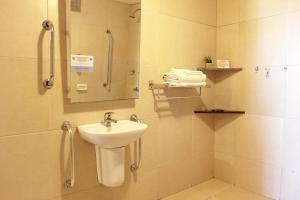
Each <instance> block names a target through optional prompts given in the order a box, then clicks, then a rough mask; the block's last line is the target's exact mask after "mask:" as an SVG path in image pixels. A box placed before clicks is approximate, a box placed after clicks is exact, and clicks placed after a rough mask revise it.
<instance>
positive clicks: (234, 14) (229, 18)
mask: <svg viewBox="0 0 300 200" xmlns="http://www.w3.org/2000/svg"><path fill="white" fill-rule="evenodd" d="M217 16H218V18H217V20H218V23H217V24H218V26H224V25H228V24H233V23H237V22H239V20H240V0H218V1H217Z"/></svg>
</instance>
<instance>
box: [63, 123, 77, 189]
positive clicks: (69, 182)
mask: <svg viewBox="0 0 300 200" xmlns="http://www.w3.org/2000/svg"><path fill="white" fill-rule="evenodd" d="M62 129H63V130H64V131H65V132H66V133H67V134H68V136H69V142H70V156H71V161H70V171H71V172H70V179H67V180H66V181H65V183H64V187H65V188H71V187H73V186H74V184H75V159H74V157H75V152H74V133H73V131H72V127H71V124H70V122H68V121H65V122H63V125H62Z"/></svg>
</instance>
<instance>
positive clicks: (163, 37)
mask: <svg viewBox="0 0 300 200" xmlns="http://www.w3.org/2000/svg"><path fill="white" fill-rule="evenodd" d="M157 24H158V25H157V27H156V29H157V30H158V31H157V35H158V36H159V37H158V38H157V41H156V44H157V49H156V55H157V57H156V58H157V59H158V61H157V64H159V66H160V67H159V72H160V73H161V74H162V73H164V72H166V71H167V70H169V69H170V68H171V67H185V68H190V69H196V68H197V67H198V66H199V65H201V63H202V59H203V57H204V56H207V55H210V56H212V57H213V58H215V38H216V28H214V27H210V26H205V25H202V24H198V23H194V22H190V21H186V20H182V19H178V18H174V17H169V16H164V15H161V16H160V18H159V23H157ZM170 32H171V33H172V34H170ZM204 38H205V39H204ZM174 58H176V59H174Z"/></svg>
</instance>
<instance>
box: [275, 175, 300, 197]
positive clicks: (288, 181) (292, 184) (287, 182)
mask: <svg viewBox="0 0 300 200" xmlns="http://www.w3.org/2000/svg"><path fill="white" fill-rule="evenodd" d="M282 175H283V176H282V180H281V181H282V187H281V188H282V190H281V191H282V192H281V197H280V199H283V200H294V199H298V198H300V194H299V192H298V188H299V187H298V186H299V184H300V182H299V180H300V176H299V171H298V170H297V171H295V170H284V171H283V173H282Z"/></svg>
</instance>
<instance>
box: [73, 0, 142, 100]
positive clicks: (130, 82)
mask: <svg viewBox="0 0 300 200" xmlns="http://www.w3.org/2000/svg"><path fill="white" fill-rule="evenodd" d="M139 1H140V0H71V11H70V12H71V14H70V16H71V19H70V23H71V28H70V38H71V40H70V43H71V44H70V54H71V55H70V58H71V59H70V70H69V72H70V73H69V75H70V76H69V78H70V80H69V98H70V100H71V102H91V101H106V100H117V99H132V98H138V95H139V85H138V83H139V65H140V63H139V60H140V55H139V54H140V22H141V5H140V2H139Z"/></svg>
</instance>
